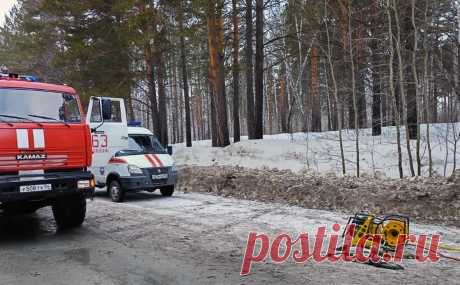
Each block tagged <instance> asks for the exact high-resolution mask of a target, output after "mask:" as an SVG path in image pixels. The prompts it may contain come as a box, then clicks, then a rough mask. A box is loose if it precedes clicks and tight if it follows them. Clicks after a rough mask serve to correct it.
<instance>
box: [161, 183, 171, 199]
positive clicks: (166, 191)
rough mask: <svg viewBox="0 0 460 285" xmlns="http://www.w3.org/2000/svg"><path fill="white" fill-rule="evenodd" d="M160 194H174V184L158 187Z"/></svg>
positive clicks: (166, 195)
mask: <svg viewBox="0 0 460 285" xmlns="http://www.w3.org/2000/svg"><path fill="white" fill-rule="evenodd" d="M160 192H161V195H163V196H165V197H171V196H172V195H173V194H174V185H171V186H165V187H163V188H161V189H160Z"/></svg>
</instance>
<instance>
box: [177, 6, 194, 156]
mask: <svg viewBox="0 0 460 285" xmlns="http://www.w3.org/2000/svg"><path fill="white" fill-rule="evenodd" d="M179 25H180V30H181V32H182V33H181V36H180V50H181V65H182V84H183V85H184V103H185V137H186V139H185V140H186V145H187V147H192V130H191V121H190V94H189V86H188V76H187V61H186V55H185V38H184V35H183V30H184V13H183V11H182V9H181V15H180V17H179Z"/></svg>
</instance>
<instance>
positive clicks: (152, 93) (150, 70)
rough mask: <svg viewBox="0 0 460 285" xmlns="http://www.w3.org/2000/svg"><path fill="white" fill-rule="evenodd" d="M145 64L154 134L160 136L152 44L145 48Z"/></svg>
mask: <svg viewBox="0 0 460 285" xmlns="http://www.w3.org/2000/svg"><path fill="white" fill-rule="evenodd" d="M145 57H146V59H145V62H146V67H147V71H146V72H147V81H148V83H149V99H150V112H151V114H152V126H153V133H154V134H155V135H157V136H159V135H160V116H159V113H158V100H157V91H156V84H155V74H154V65H153V54H152V49H151V47H150V44H147V45H146V47H145Z"/></svg>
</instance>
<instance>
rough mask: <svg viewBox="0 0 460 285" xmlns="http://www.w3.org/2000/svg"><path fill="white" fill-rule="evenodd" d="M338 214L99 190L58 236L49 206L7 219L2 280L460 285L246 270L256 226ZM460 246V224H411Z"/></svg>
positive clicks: (408, 264)
mask: <svg viewBox="0 0 460 285" xmlns="http://www.w3.org/2000/svg"><path fill="white" fill-rule="evenodd" d="M346 218H347V217H346V216H345V215H341V214H338V213H333V212H327V211H320V210H308V209H303V208H298V207H291V206H283V205H281V204H270V203H261V202H251V201H244V200H236V199H230V198H223V197H217V196H212V195H203V194H196V193H178V194H177V195H175V196H174V197H171V198H163V197H161V196H160V195H157V194H147V193H145V194H144V193H139V194H135V195H130V196H128V200H127V202H126V203H124V204H114V203H111V202H109V201H108V200H107V198H105V197H104V196H103V195H102V194H101V195H100V196H99V197H97V198H96V199H95V200H94V201H92V202H89V203H88V217H87V221H86V223H85V224H84V226H83V227H82V228H81V229H78V230H75V231H71V232H67V233H56V231H55V224H54V221H53V219H52V215H51V211H50V210H49V209H43V210H40V211H39V212H38V213H37V214H35V215H31V216H23V217H16V218H13V219H12V218H5V217H2V218H0V284H66V285H69V284H294V283H295V284H301V283H317V284H370V283H375V284H392V283H393V284H458V283H457V282H458V280H459V279H460V264H459V263H455V262H452V261H446V260H441V261H440V262H438V263H436V264H417V263H416V262H415V261H405V263H404V267H405V270H404V271H390V270H385V269H380V268H375V267H371V266H368V265H362V264H357V263H338V264H331V263H321V264H315V263H313V262H308V263H305V264H302V265H298V264H294V263H293V262H291V261H289V262H287V263H285V264H281V265H280V264H271V263H268V262H266V263H263V264H255V265H254V266H253V271H252V274H251V275H249V276H246V277H241V276H240V275H239V272H240V267H241V262H242V255H243V248H244V246H245V243H246V238H247V236H248V233H249V232H250V231H257V232H266V233H268V234H271V235H274V234H276V233H280V232H288V233H292V234H293V235H295V234H296V233H298V232H301V231H306V232H314V229H315V228H316V227H317V226H319V225H321V224H332V223H334V222H338V223H341V224H344V223H346ZM412 231H413V232H415V233H417V232H429V233H432V232H439V233H441V234H442V238H443V240H444V241H446V242H449V243H451V244H456V245H460V228H456V227H441V226H430V225H414V226H413V227H412Z"/></svg>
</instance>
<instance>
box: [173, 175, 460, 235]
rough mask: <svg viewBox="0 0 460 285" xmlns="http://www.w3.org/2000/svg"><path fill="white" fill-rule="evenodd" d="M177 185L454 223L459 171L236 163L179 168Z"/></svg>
mask: <svg viewBox="0 0 460 285" xmlns="http://www.w3.org/2000/svg"><path fill="white" fill-rule="evenodd" d="M179 173H180V179H179V180H180V182H179V183H180V189H181V190H182V191H185V192H187V191H192V192H199V193H212V194H214V195H220V196H224V197H234V198H238V199H247V200H254V201H261V202H275V203H284V204H289V205H295V206H300V207H304V208H309V209H321V210H331V211H339V212H343V213H348V214H354V213H357V212H369V213H374V214H400V215H406V216H409V217H410V218H411V220H414V221H417V222H422V223H431V224H433V223H440V224H444V225H453V226H459V221H460V173H459V172H457V175H455V176H453V177H451V178H449V179H446V178H443V177H434V178H408V179H403V180H399V179H389V178H386V177H381V178H375V177H367V176H365V177H361V178H356V177H337V176H336V175H335V174H330V175H316V174H312V173H294V172H292V171H290V170H277V169H248V168H241V167H230V166H225V167H200V166H188V167H181V168H180V171H179Z"/></svg>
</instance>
